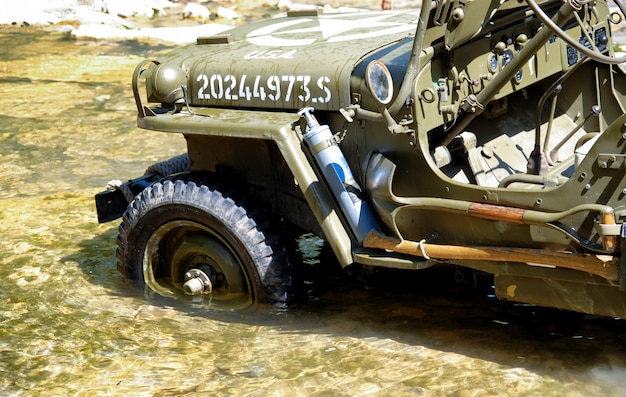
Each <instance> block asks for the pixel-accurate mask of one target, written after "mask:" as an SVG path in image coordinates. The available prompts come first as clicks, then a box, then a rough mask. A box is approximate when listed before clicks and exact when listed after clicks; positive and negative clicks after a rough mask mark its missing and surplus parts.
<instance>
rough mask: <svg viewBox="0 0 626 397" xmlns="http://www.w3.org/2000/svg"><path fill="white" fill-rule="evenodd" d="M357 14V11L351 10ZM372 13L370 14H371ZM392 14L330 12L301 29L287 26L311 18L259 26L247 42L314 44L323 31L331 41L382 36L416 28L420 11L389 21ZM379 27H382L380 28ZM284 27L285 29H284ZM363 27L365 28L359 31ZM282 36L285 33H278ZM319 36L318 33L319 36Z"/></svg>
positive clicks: (285, 44)
mask: <svg viewBox="0 0 626 397" xmlns="http://www.w3.org/2000/svg"><path fill="white" fill-rule="evenodd" d="M350 15H351V16H353V15H358V14H350ZM368 15H371V14H368ZM393 15H397V14H394V13H391V12H388V11H387V12H381V13H375V15H372V16H370V17H366V18H357V19H348V18H346V15H341V14H337V15H328V16H326V15H325V16H322V17H320V18H318V22H319V26H312V27H308V28H301V29H285V28H289V27H292V26H294V25H298V24H303V23H307V22H311V21H312V19H308V18H305V19H296V20H293V21H286V22H281V23H277V24H274V25H270V26H266V27H264V28H260V29H257V30H255V31H254V32H251V33H250V34H248V37H247V39H248V42H250V43H252V44H255V45H261V46H305V45H309V44H313V43H314V42H315V41H316V40H318V38H319V37H320V35H321V38H322V39H324V40H327V41H328V42H341V41H350V40H359V39H364V38H370V37H379V36H384V35H388V34H395V33H402V32H410V31H413V30H414V29H415V26H416V24H417V18H418V15H417V14H415V17H416V18H415V22H412V23H406V22H386V21H385V20H386V19H388V18H390V17H391V16H393ZM377 28H379V29H377ZM281 29H285V30H281ZM359 30H362V32H358V31H359ZM350 31H357V33H354V34H349V35H344V34H343V33H346V32H350ZM306 33H310V34H311V35H310V36H309V37H308V38H298V39H289V38H285V37H284V36H289V35H296V36H297V35H302V34H306ZM276 36H282V37H276ZM316 36H317V37H316Z"/></svg>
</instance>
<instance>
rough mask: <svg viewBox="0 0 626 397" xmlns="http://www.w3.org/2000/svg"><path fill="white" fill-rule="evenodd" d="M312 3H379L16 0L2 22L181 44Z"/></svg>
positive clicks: (356, 1)
mask: <svg viewBox="0 0 626 397" xmlns="http://www.w3.org/2000/svg"><path fill="white" fill-rule="evenodd" d="M405 4H408V3H405ZM346 5H347V6H349V8H348V7H347V6H346ZM413 6H414V3H413ZM315 7H325V8H331V9H337V10H340V9H355V8H359V9H363V8H366V9H367V8H369V9H378V7H380V5H379V3H377V2H376V1H374V2H367V1H364V2H361V1H360V0H347V1H343V2H341V3H333V1H329V2H322V3H319V2H318V1H316V0H302V1H299V2H297V3H292V2H291V1H290V0H249V1H245V2H244V1H233V0H212V1H203V2H201V1H198V2H187V1H184V0H181V1H170V0H135V1H127V0H22V1H20V2H19V5H17V4H11V5H8V6H5V7H4V10H3V11H2V12H1V13H0V25H9V26H10V25H13V26H32V25H37V26H41V27H44V28H46V29H52V30H61V31H68V32H71V35H72V37H74V38H78V39H106V40H129V39H156V40H158V41H159V42H165V43H173V44H183V43H187V42H193V41H194V40H195V39H196V37H198V36H201V35H211V34H217V33H219V32H222V31H224V30H227V29H229V28H230V27H232V26H233V25H240V24H244V23H246V22H248V21H251V20H259V19H263V18H272V17H275V16H278V15H281V14H282V13H285V12H286V11H288V10H294V9H305V8H315Z"/></svg>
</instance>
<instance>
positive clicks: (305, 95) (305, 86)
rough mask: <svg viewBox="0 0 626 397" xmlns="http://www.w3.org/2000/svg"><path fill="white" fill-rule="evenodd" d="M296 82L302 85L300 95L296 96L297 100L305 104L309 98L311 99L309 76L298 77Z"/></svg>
mask: <svg viewBox="0 0 626 397" xmlns="http://www.w3.org/2000/svg"><path fill="white" fill-rule="evenodd" d="M296 80H297V81H299V82H301V83H302V85H301V86H300V89H301V90H302V94H300V95H298V99H299V100H301V101H302V102H307V101H308V100H309V98H311V90H309V83H310V82H311V76H298V77H297V78H296Z"/></svg>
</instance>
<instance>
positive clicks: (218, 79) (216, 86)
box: [211, 74, 224, 99]
mask: <svg viewBox="0 0 626 397" xmlns="http://www.w3.org/2000/svg"><path fill="white" fill-rule="evenodd" d="M211 95H213V98H215V99H222V97H223V96H224V82H223V81H222V76H220V75H219V74H214V75H213V76H211Z"/></svg>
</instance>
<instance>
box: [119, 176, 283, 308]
mask: <svg viewBox="0 0 626 397" xmlns="http://www.w3.org/2000/svg"><path fill="white" fill-rule="evenodd" d="M117 257H118V260H119V263H118V267H119V269H120V271H121V272H122V273H123V274H125V276H126V277H127V278H128V279H130V280H133V281H137V282H140V283H141V282H143V283H145V285H146V286H148V287H149V288H150V289H151V290H153V291H155V292H157V293H158V294H160V295H163V296H171V297H174V298H177V299H179V300H184V301H191V302H196V303H197V302H202V303H204V304H208V305H209V306H211V307H214V308H219V309H241V308H245V307H249V306H251V305H253V304H254V303H263V304H277V305H287V304H289V303H290V301H291V299H292V297H293V293H294V291H293V287H294V285H293V278H292V275H291V272H292V269H291V264H290V263H289V261H288V259H287V258H288V256H287V255H286V254H285V252H284V249H283V248H282V247H281V246H280V245H279V243H278V240H277V239H275V238H274V237H273V236H272V235H271V234H270V232H269V231H268V230H267V229H266V228H263V227H260V226H259V225H258V224H257V223H256V222H255V220H254V219H253V217H252V216H251V215H250V213H249V212H248V211H246V209H244V208H243V207H242V206H240V205H238V204H237V203H235V201H233V200H232V199H231V198H229V197H225V196H224V195H223V194H222V193H221V192H220V191H218V190H217V189H214V188H210V187H208V186H205V185H200V186H198V185H196V184H195V183H194V182H185V181H182V180H176V181H169V180H168V181H165V182H163V183H155V184H154V185H151V186H150V187H148V188H146V189H145V190H144V191H143V192H142V193H141V194H139V195H138V196H137V197H136V198H135V200H134V201H133V202H131V203H130V205H129V206H128V209H127V211H126V213H125V214H124V218H123V222H122V224H121V225H120V233H119V236H118V250H117Z"/></svg>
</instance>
